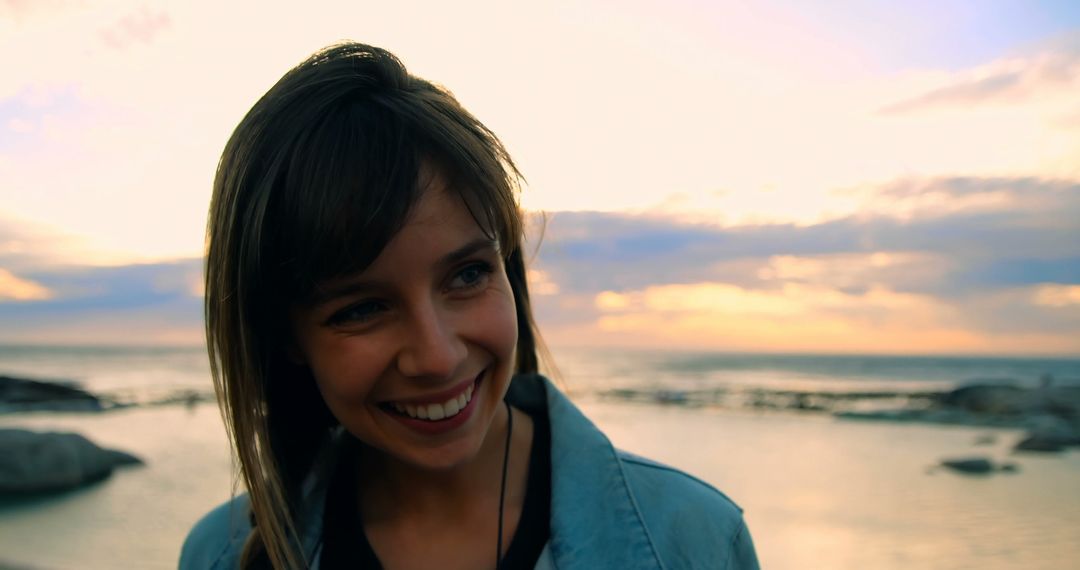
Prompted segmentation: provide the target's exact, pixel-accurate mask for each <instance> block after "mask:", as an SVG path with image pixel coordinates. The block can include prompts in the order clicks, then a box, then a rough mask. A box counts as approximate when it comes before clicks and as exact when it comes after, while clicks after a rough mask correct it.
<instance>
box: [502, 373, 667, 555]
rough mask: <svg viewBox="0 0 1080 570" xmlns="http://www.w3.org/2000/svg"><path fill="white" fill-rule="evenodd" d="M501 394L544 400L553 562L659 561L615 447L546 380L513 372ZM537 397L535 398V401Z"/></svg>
mask: <svg viewBox="0 0 1080 570" xmlns="http://www.w3.org/2000/svg"><path fill="white" fill-rule="evenodd" d="M507 398H508V399H509V400H510V401H511V403H514V404H515V405H517V404H518V403H519V401H520V402H521V404H523V406H524V407H528V405H529V403H530V402H531V403H537V402H536V400H538V399H540V402H544V403H546V407H547V412H548V418H549V420H550V424H551V541H550V543H549V545H548V546H549V548H550V553H551V557H552V562H553V564H554V566H556V567H559V568H625V569H631V570H645V569H657V568H662V567H663V565H662V563H661V562H660V559H659V557H658V556H657V554H656V551H655V549H654V547H653V541H652V538H651V537H650V536H649V531H648V528H647V527H646V525H645V522H644V520H643V518H642V516H641V512H640V510H639V509H638V505H637V501H636V500H635V499H634V494H633V492H632V490H631V488H630V485H629V484H628V483H627V480H626V474H625V472H624V470H623V463H622V461H621V460H620V459H619V455H618V452H617V451H616V450H615V447H614V446H612V444H611V441H610V440H608V438H607V437H606V436H604V434H603V433H601V432H600V430H599V429H597V428H596V426H595V425H593V423H592V422H591V421H589V420H588V419H587V418H586V417H585V416H584V415H583V414H582V413H581V411H580V410H578V409H577V407H576V406H574V404H572V403H571V402H570V400H568V399H567V398H566V396H564V395H563V394H562V392H561V391H560V390H559V389H558V388H556V387H555V386H554V385H552V384H551V382H550V381H549V380H548V379H547V378H544V377H542V376H539V375H530V376H519V377H516V378H514V381H513V382H512V383H511V393H510V394H509V395H508V396H507ZM541 405H543V404H541Z"/></svg>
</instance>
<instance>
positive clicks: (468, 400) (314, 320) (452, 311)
mask: <svg viewBox="0 0 1080 570" xmlns="http://www.w3.org/2000/svg"><path fill="white" fill-rule="evenodd" d="M319 291H320V292H319V294H318V295H319V297H318V299H316V300H315V301H314V302H313V303H311V304H308V305H305V306H302V307H296V308H294V309H293V310H292V311H291V320H292V330H293V338H294V341H295V343H296V345H295V352H296V355H295V356H296V357H297V358H298V359H300V360H301V361H302V362H303V363H304V364H305V365H307V366H308V367H310V369H311V371H312V373H313V375H314V377H315V380H316V382H317V383H318V387H319V391H320V392H321V393H322V397H323V399H324V400H325V401H326V404H327V406H328V407H329V408H330V411H331V412H333V414H334V416H335V417H337V419H338V421H340V422H341V424H342V425H343V426H344V427H345V429H347V430H349V432H350V433H352V434H353V435H354V436H355V437H356V438H358V439H360V440H361V441H363V442H365V443H366V444H368V445H369V446H371V447H373V448H375V449H377V450H380V451H382V452H384V453H386V454H388V455H390V456H392V457H394V458H396V459H397V460H400V461H403V462H406V463H409V464H412V465H414V466H417V467H421V468H426V469H446V468H451V467H454V466H456V465H460V464H462V463H463V462H466V461H468V460H469V459H471V458H472V457H474V456H475V455H476V454H477V452H478V451H479V449H480V445H481V443H482V442H483V441H484V437H485V436H486V434H487V431H488V427H489V426H490V424H491V421H492V418H493V417H494V416H495V413H496V411H497V410H498V407H499V406H500V404H501V401H502V398H503V395H504V394H505V393H506V389H507V386H508V385H509V383H510V377H511V374H512V373H513V366H514V356H515V353H514V350H515V347H516V345H517V317H516V313H515V306H514V296H513V292H512V291H511V289H510V283H509V281H508V280H507V278H506V271H505V269H504V266H503V257H502V255H501V254H500V252H499V244H497V243H495V242H494V241H492V240H491V239H490V238H488V237H487V236H485V234H484V232H483V231H482V230H481V228H480V227H479V226H477V224H476V221H475V220H473V218H472V217H471V216H470V215H469V212H468V210H467V209H466V208H465V206H464V204H463V203H462V202H461V200H460V198H458V197H457V196H456V195H454V194H453V193H451V192H449V191H447V190H446V188H445V184H444V183H443V182H442V181H441V179H440V178H439V177H437V176H436V177H434V180H433V182H432V183H431V184H430V185H429V186H428V187H427V189H426V190H425V191H424V193H423V195H422V196H421V197H420V200H419V201H418V202H417V203H416V205H415V206H414V207H413V210H412V211H411V212H410V214H409V218H408V219H407V221H406V224H405V226H404V227H403V228H402V229H401V231H400V232H398V233H397V234H396V235H395V236H394V237H393V239H391V240H390V242H389V244H387V246H386V248H385V249H383V251H382V253H380V254H379V257H378V258H377V259H376V260H375V262H374V263H372V264H371V265H370V266H369V267H368V268H367V269H365V270H364V271H363V272H361V273H359V274H357V275H353V276H351V277H348V278H344V279H340V280H333V281H330V282H327V283H323V284H321V287H320V288H319Z"/></svg>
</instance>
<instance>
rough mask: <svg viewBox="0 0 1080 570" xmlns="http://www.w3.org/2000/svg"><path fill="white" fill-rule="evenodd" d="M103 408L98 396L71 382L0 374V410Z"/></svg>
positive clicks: (79, 409)
mask: <svg viewBox="0 0 1080 570" xmlns="http://www.w3.org/2000/svg"><path fill="white" fill-rule="evenodd" d="M103 408H104V406H103V405H102V401H101V400H100V399H99V398H98V397H97V396H94V395H93V394H91V393H89V392H87V391H85V390H83V389H81V388H78V387H76V386H73V385H71V384H62V383H56V382H41V381H38V380H26V379H23V378H12V377H10V376H0V413H3V412H24V411H61V412H69V411H75V412H88V411H92V412H97V411H101V410H102V409H103Z"/></svg>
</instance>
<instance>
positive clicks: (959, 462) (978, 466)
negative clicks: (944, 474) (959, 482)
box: [941, 457, 1020, 475]
mask: <svg viewBox="0 0 1080 570" xmlns="http://www.w3.org/2000/svg"><path fill="white" fill-rule="evenodd" d="M941 466H942V467H945V468H947V469H952V470H953V471H956V472H958V473H964V474H967V475H987V474H990V473H994V472H995V471H1000V472H1002V473H1016V472H1017V471H1019V469H1020V468H1019V467H1018V466H1017V465H1016V464H1015V463H1011V462H1006V463H994V462H993V461H991V460H990V459H988V458H986V457H965V458H963V459H943V460H942V461H941Z"/></svg>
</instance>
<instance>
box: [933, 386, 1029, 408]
mask: <svg viewBox="0 0 1080 570" xmlns="http://www.w3.org/2000/svg"><path fill="white" fill-rule="evenodd" d="M1030 400H1031V394H1030V391H1029V390H1025V389H1023V388H1020V387H1018V386H1012V385H1008V384H1006V385H996V384H972V385H969V386H961V387H960V388H957V389H955V390H952V391H951V392H946V393H945V394H943V395H942V397H941V403H942V404H944V405H945V406H948V407H952V408H959V409H961V410H965V411H968V412H975V413H979V414H1020V413H1023V412H1025V411H1027V410H1028V409H1030V408H1031V407H1032V406H1031V404H1032V402H1031V401H1030Z"/></svg>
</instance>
